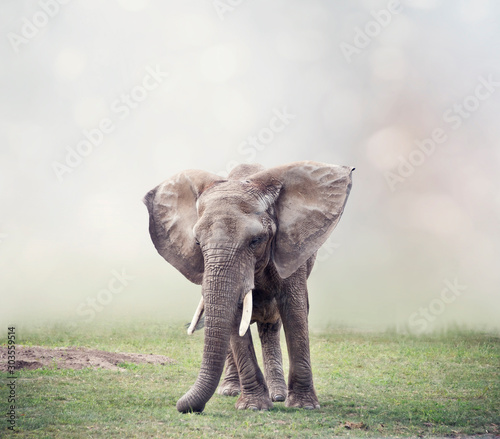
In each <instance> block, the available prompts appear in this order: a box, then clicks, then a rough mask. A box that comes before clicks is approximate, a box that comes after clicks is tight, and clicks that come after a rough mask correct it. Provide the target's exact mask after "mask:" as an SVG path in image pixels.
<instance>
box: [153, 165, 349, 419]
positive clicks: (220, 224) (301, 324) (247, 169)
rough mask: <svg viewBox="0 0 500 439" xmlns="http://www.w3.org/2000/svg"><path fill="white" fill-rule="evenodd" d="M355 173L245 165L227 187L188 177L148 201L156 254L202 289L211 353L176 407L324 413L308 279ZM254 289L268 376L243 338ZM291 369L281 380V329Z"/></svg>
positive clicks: (204, 176) (195, 174)
mask: <svg viewBox="0 0 500 439" xmlns="http://www.w3.org/2000/svg"><path fill="white" fill-rule="evenodd" d="M351 173H352V168H349V167H345V166H334V165H328V164H324V163H316V162H296V163H290V164H287V165H283V166H278V167H275V168H271V169H268V170H264V169H263V167H262V166H260V165H240V166H238V167H237V168H235V169H234V170H233V171H232V172H231V174H230V175H229V177H228V179H222V178H221V177H219V176H217V175H215V174H211V173H208V172H204V171H199V170H188V171H184V172H181V173H179V174H177V175H175V176H174V177H172V178H171V179H169V180H167V181H165V182H164V183H162V184H160V185H159V186H157V187H156V188H155V189H153V190H152V191H150V192H149V193H148V194H147V195H146V197H145V199H144V202H145V204H146V206H147V207H148V210H149V215H150V226H149V230H150V234H151V238H152V240H153V243H154V245H155V247H156V249H157V250H158V252H159V253H160V254H161V255H162V256H163V257H164V258H165V259H166V260H167V261H168V262H169V263H170V264H172V265H173V266H174V267H175V268H177V269H178V270H179V271H180V272H181V273H182V274H184V276H186V277H187V278H188V279H189V280H190V281H192V282H194V283H196V284H199V285H202V296H203V300H204V306H205V309H204V312H205V347H204V351H203V360H202V364H201V368H200V372H199V375H198V379H197V380H196V382H195V384H194V385H193V387H191V389H190V390H189V391H188V392H187V393H186V394H185V395H184V396H183V397H182V398H181V399H179V401H178V402H177V409H178V410H179V411H180V412H201V411H203V409H204V407H205V404H206V403H207V401H208V400H209V399H210V398H211V397H212V395H213V394H214V392H215V390H216V388H217V385H218V384H219V381H220V378H221V375H222V372H223V368H224V363H225V362H226V360H227V368H226V376H225V379H224V381H223V383H222V384H221V386H220V388H219V393H221V394H225V395H233V396H234V395H237V394H238V393H241V394H240V396H239V398H238V400H237V402H236V408H238V409H258V410H266V409H270V408H271V407H272V406H273V403H272V401H283V400H285V405H286V406H287V407H303V408H310V409H313V408H319V403H318V398H317V396H316V392H315V390H314V385H313V378H312V372H311V360H310V354H309V334H308V323H307V319H308V311H309V301H308V292H307V278H308V276H309V274H310V273H311V270H312V267H313V264H314V260H315V256H316V251H317V250H318V248H319V247H320V246H321V245H322V244H323V243H324V242H325V241H326V239H327V238H328V237H329V235H330V233H331V232H332V230H333V229H334V228H335V226H336V224H337V222H338V221H339V219H340V216H341V214H342V212H343V210H344V206H345V203H346V201H347V197H348V195H349V191H350V188H351ZM249 291H252V297H253V309H252V312H251V316H252V317H251V321H252V323H253V322H256V323H257V326H258V332H259V336H260V338H261V341H262V349H263V358H264V372H265V378H264V374H262V372H261V370H260V369H259V366H258V364H257V359H256V356H255V351H254V348H253V343H252V338H251V333H250V330H247V331H246V333H245V334H244V335H243V336H240V335H239V334H238V328H239V325H240V321H241V318H242V308H243V305H242V302H243V298H244V297H245V295H246V293H248V292H249ZM282 325H283V327H284V330H285V336H286V342H287V347H288V355H289V359H290V371H289V376H288V386H287V385H286V384H285V380H284V377H283V366H282V357H281V349H280V343H279V336H280V328H281V326H282Z"/></svg>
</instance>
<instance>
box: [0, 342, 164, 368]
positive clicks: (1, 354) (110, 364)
mask: <svg viewBox="0 0 500 439" xmlns="http://www.w3.org/2000/svg"><path fill="white" fill-rule="evenodd" d="M173 362H174V360H172V359H171V358H168V357H165V356H164V355H154V354H130V353H121V352H107V351H99V350H97V349H88V348H80V347H68V348H46V347H41V346H21V345H18V346H16V362H15V368H16V369H17V370H19V369H28V370H34V369H40V368H43V367H45V368H49V369H84V368H86V367H90V368H93V369H106V370H124V368H122V367H119V366H118V365H119V364H120V363H133V364H155V365H161V366H164V365H167V364H171V363H173ZM7 370H8V369H7V347H6V346H0V371H3V372H6V371H7Z"/></svg>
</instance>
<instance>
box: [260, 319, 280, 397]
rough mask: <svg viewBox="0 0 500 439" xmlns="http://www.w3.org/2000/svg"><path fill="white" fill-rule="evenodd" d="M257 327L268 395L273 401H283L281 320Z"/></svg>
mask: <svg viewBox="0 0 500 439" xmlns="http://www.w3.org/2000/svg"><path fill="white" fill-rule="evenodd" d="M257 327H258V329H259V336H260V341H261V343H262V357H263V359H264V373H265V375H266V382H267V385H268V387H269V395H270V396H271V399H272V400H273V401H284V400H285V399H286V395H287V388H286V383H285V377H284V374H283V359H282V355H281V346H280V329H281V320H278V321H277V322H276V323H260V322H258V323H257Z"/></svg>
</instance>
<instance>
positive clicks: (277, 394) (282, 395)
mask: <svg viewBox="0 0 500 439" xmlns="http://www.w3.org/2000/svg"><path fill="white" fill-rule="evenodd" d="M287 393H288V392H287V389H286V385H285V384H284V383H283V385H282V386H281V385H277V386H273V385H272V384H270V385H269V396H270V397H271V400H272V401H274V402H283V401H284V400H285V399H286V395H287Z"/></svg>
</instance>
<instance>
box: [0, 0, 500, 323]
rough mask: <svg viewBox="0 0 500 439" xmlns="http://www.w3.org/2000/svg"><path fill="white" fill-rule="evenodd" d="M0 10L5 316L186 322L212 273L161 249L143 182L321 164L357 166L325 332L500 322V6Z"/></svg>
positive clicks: (33, 6) (181, 5)
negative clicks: (182, 266)
mask: <svg viewBox="0 0 500 439" xmlns="http://www.w3.org/2000/svg"><path fill="white" fill-rule="evenodd" d="M0 10H1V11H2V12H1V14H0V29H1V32H0V33H1V34H2V35H3V36H2V38H0V93H1V95H0V96H1V98H0V116H1V117H0V197H1V198H0V200H1V206H2V207H1V210H0V267H1V271H0V302H1V305H0V323H1V322H4V323H5V324H7V322H9V323H15V322H32V321H34V320H45V321H47V320H48V321H58V320H61V319H64V320H69V321H73V322H81V323H82V324H90V322H91V321H94V320H95V321H98V320H106V319H111V318H114V317H119V318H124V319H125V318H130V317H141V318H149V317H152V318H153V317H154V318H158V317H161V318H164V319H166V320H169V321H170V320H171V321H172V322H174V321H175V322H176V321H189V320H190V318H191V316H192V313H193V312H194V309H195V308H196V304H197V303H198V300H199V294H200V287H198V286H195V285H193V284H191V283H190V282H189V281H188V280H187V279H185V278H184V277H183V276H182V275H181V274H180V273H178V272H177V271H176V270H175V269H174V268H173V267H171V266H170V265H168V263H167V262H165V261H164V260H163V259H162V258H161V257H160V256H159V255H158V254H157V252H156V250H155V249H154V246H153V244H152V242H151V240H150V238H149V234H148V219H147V211H146V208H145V206H144V205H143V204H142V201H141V200H142V197H143V196H144V194H145V193H146V192H147V191H148V190H150V189H151V188H153V187H154V186H156V185H157V184H159V183H160V182H162V181H163V180H165V179H167V178H168V177H170V176H171V175H173V174H175V173H177V172H179V171H182V170H184V169H189V168H195V169H205V170H207V171H211V172H214V173H219V174H221V175H224V174H225V173H227V172H228V171H229V170H230V169H231V168H232V166H234V165H235V164H237V163H247V162H254V163H261V164H263V165H264V166H266V167H272V166H276V165H280V164H284V163H288V162H292V161H297V160H315V161H321V162H327V163H334V164H340V165H350V166H355V167H356V171H355V173H354V177H353V188H352V192H351V196H350V199H349V201H348V203H347V206H346V210H345V213H344V216H343V217H342V219H341V221H340V223H339V226H338V227H337V229H336V230H335V231H334V233H333V235H332V237H331V239H330V240H329V241H328V242H327V244H326V246H325V248H323V249H322V250H321V251H320V255H319V257H318V262H317V264H316V268H315V270H314V271H313V274H312V275H311V277H310V281H309V291H310V300H311V314H310V320H311V325H312V326H313V327H317V328H321V327H325V326H327V325H334V326H335V325H345V326H350V327H355V328H368V329H369V328H377V329H380V328H387V327H397V328H399V329H401V330H404V329H405V328H406V329H409V330H410V331H413V332H423V331H428V330H432V329H435V328H441V327H446V326H447V325H450V324H453V323H457V324H459V325H467V326H470V327H476V328H482V327H497V328H498V326H499V319H498V315H499V313H500V272H499V269H498V267H499V266H500V251H499V250H500V234H499V224H500V191H499V189H500V145H499V140H498V139H500V124H499V123H498V122H499V114H500V5H498V2H495V1H493V0H490V1H488V0H474V1H472V0H470V1H454V0H425V1H424V0H418V1H417V0H411V1H403V2H401V3H398V2H397V1H394V0H391V1H385V0H384V1H370V0H363V1H352V0H349V1H347V0H346V1H336V2H332V1H326V0H322V1H321V0H312V1H307V2H304V1H298V0H290V1H284V0H274V1H265V0H254V1H244V0H242V1H239V2H238V1H229V0H221V1H212V0H203V1H196V0H195V1H189V2H181V1H176V2H173V1H159V0H157V1H155V0H108V1H97V0H93V1H92V0H71V1H68V0H66V1H62V0H61V1H60V2H58V1H56V0H40V1H32V2H17V1H16V2H14V1H9V2H8V1H3V2H1V4H0ZM92 303H93V304H94V305H92ZM4 326H5V325H4Z"/></svg>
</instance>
